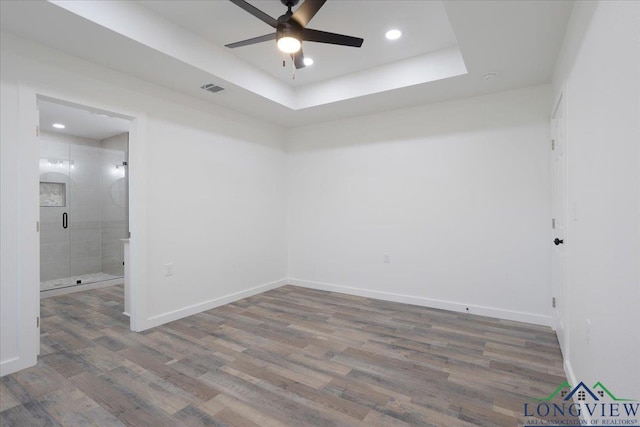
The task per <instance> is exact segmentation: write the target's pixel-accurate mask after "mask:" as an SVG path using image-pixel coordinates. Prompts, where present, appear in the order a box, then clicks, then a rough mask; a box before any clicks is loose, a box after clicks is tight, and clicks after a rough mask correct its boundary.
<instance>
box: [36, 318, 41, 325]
mask: <svg viewBox="0 0 640 427" xmlns="http://www.w3.org/2000/svg"><path fill="white" fill-rule="evenodd" d="M39 327H40V316H38V317H36V328H39Z"/></svg>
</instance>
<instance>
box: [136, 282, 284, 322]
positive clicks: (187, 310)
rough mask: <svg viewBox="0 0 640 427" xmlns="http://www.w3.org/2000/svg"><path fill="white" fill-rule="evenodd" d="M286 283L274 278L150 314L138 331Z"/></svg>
mask: <svg viewBox="0 0 640 427" xmlns="http://www.w3.org/2000/svg"><path fill="white" fill-rule="evenodd" d="M286 283H287V281H286V279H282V280H276V281H275V282H270V283H266V284H264V285H260V286H256V287H254V288H250V289H246V290H244V291H240V292H236V293H233V294H229V295H225V296H222V297H219V298H214V299H211V300H208V301H204V302H201V303H198V304H193V305H190V306H188V307H184V308H181V309H179V310H173V311H169V312H167V313H162V314H158V315H155V316H151V317H149V318H148V319H146V321H145V322H144V325H142V328H140V331H144V330H146V329H149V328H153V327H155V326H160V325H163V324H165V323H168V322H173V321H174V320H178V319H182V318H184V317H187V316H192V315H194V314H198V313H202V312H203V311H207V310H211V309H212V308H216V307H220V306H221V305H225V304H229V303H232V302H234V301H238V300H240V299H242V298H247V297H250V296H253V295H256V294H259V293H262V292H266V291H269V290H271V289H275V288H279V287H280V286H284V285H285V284H286Z"/></svg>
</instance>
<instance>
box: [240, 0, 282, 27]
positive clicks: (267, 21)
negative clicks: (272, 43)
mask: <svg viewBox="0 0 640 427" xmlns="http://www.w3.org/2000/svg"><path fill="white" fill-rule="evenodd" d="M229 1H230V2H231V3H233V4H235V5H236V6H239V7H241V8H243V9H244V10H246V11H247V12H249V13H250V14H252V15H253V16H255V17H256V18H258V19H259V20H261V21H262V22H264V23H265V24H268V25H270V26H272V27H273V28H276V27H277V26H278V20H277V19H274V18H272V17H270V16H269V15H267V14H266V13H264V12H263V11H261V10H260V9H258V8H257V7H255V6H253V5H252V4H249V3H247V2H246V1H244V0H229Z"/></svg>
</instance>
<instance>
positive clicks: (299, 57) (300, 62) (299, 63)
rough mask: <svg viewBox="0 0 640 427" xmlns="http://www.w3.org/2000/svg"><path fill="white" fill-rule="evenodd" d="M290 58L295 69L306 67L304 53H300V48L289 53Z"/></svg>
mask: <svg viewBox="0 0 640 427" xmlns="http://www.w3.org/2000/svg"><path fill="white" fill-rule="evenodd" d="M291 59H293V64H294V65H295V66H296V69H298V70H299V69H300V68H304V67H306V65H305V63H304V53H302V49H300V50H299V51H297V52H296V53H292V54H291Z"/></svg>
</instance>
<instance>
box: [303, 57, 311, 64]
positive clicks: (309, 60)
mask: <svg viewBox="0 0 640 427" xmlns="http://www.w3.org/2000/svg"><path fill="white" fill-rule="evenodd" d="M303 61H304V65H306V66H307V67H308V66H310V65H313V58H309V57H308V56H305V57H304V60H303Z"/></svg>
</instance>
